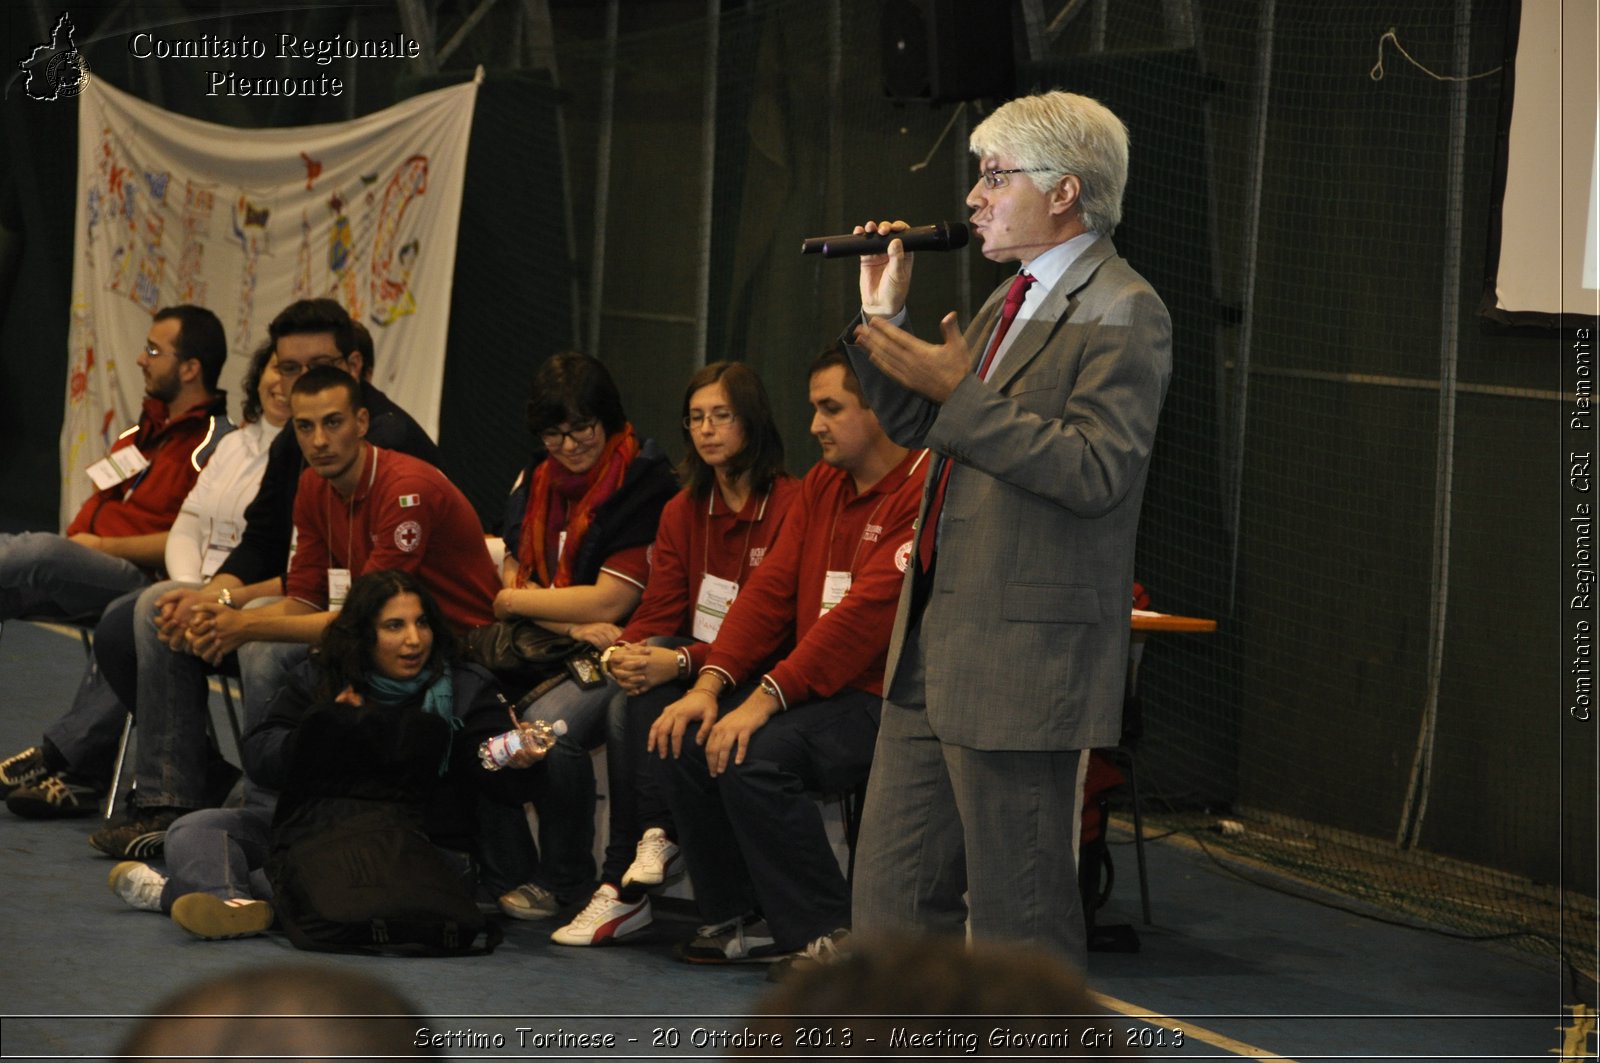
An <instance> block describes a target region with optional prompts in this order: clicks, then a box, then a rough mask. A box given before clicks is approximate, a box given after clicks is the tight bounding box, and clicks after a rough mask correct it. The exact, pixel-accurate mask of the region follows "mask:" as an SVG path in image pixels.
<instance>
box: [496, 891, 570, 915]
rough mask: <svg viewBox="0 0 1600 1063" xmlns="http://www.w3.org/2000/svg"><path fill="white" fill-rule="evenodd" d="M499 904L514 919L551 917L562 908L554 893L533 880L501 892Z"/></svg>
mask: <svg viewBox="0 0 1600 1063" xmlns="http://www.w3.org/2000/svg"><path fill="white" fill-rule="evenodd" d="M499 904H500V910H501V911H502V912H504V913H506V914H507V915H509V916H510V917H511V918H513V919H549V918H550V917H551V916H553V915H555V914H556V913H557V912H559V911H560V910H561V902H560V901H559V900H557V899H556V895H555V894H554V893H551V892H550V891H549V890H547V889H545V888H544V887H543V886H539V885H535V884H534V883H532V882H524V883H523V884H522V885H520V886H518V887H517V888H516V889H514V890H512V891H511V892H510V893H503V894H501V895H500V901H499Z"/></svg>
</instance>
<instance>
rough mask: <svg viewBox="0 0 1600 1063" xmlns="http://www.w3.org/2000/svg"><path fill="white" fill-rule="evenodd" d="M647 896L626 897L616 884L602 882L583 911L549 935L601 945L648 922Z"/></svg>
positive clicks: (563, 942) (558, 940)
mask: <svg viewBox="0 0 1600 1063" xmlns="http://www.w3.org/2000/svg"><path fill="white" fill-rule="evenodd" d="M651 919H652V916H651V915H650V898H649V897H640V898H639V899H638V900H636V901H625V900H623V899H622V898H621V896H620V895H619V894H618V893H617V888H616V887H615V886H613V885H611V884H610V883H605V884H603V885H601V887H600V888H599V889H597V890H595V891H594V896H593V897H590V898H589V903H588V904H587V905H585V906H584V909H583V911H581V912H579V913H578V914H577V916H576V917H575V918H574V919H573V920H572V922H570V923H568V924H567V925H566V926H564V927H562V928H561V929H560V930H557V931H556V932H555V933H553V934H551V935H550V940H551V941H554V942H555V943H556V944H557V945H603V944H605V943H606V942H607V941H615V940H618V939H620V938H623V937H626V936H627V935H629V934H633V933H636V932H638V931H640V930H643V929H644V928H645V927H647V926H649V925H650V922H651Z"/></svg>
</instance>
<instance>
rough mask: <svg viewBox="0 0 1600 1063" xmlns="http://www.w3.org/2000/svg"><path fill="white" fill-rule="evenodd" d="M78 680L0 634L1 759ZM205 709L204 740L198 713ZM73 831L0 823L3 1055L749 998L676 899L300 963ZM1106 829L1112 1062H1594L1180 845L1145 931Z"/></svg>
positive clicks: (1476, 957)
mask: <svg viewBox="0 0 1600 1063" xmlns="http://www.w3.org/2000/svg"><path fill="white" fill-rule="evenodd" d="M83 664H84V655H83V649H82V647H81V645H80V644H79V640H78V636H77V633H76V631H74V630H72V629H68V628H60V627H55V626H50V625H38V624H28V623H21V622H12V623H8V624H5V625H4V628H3V631H0V690H3V691H4V694H3V698H4V707H3V711H0V756H5V755H9V754H10V753H12V752H15V751H17V750H20V749H22V748H24V747H26V746H28V745H32V744H36V743H37V742H38V740H39V733H40V731H41V730H42V728H43V726H44V724H45V723H46V722H47V721H48V720H49V719H51V718H52V717H53V716H54V715H56V714H58V713H60V712H61V711H63V710H64V709H65V708H66V706H67V705H68V704H69V702H70V699H71V698H72V695H73V692H74V690H75V688H76V686H77V683H78V680H79V677H80V673H81V670H82V668H83ZM213 702H214V709H215V711H216V712H217V713H218V723H219V727H220V728H221V731H220V733H223V734H224V735H225V736H226V734H227V729H226V725H225V724H223V723H222V722H221V716H220V713H221V698H220V696H216V697H213ZM230 746H231V738H227V737H225V738H224V748H225V749H229V747H230ZM94 826H95V822H94V821H92V820H69V821H64V822H61V821H56V822H45V821H30V820H24V819H20V818H18V817H15V816H12V815H11V814H10V813H8V812H3V811H0V847H3V849H4V852H5V858H4V860H3V862H0V890H3V892H4V896H5V897H6V898H7V901H6V905H5V909H6V913H7V914H6V918H5V919H4V921H3V923H0V956H3V957H4V958H3V959H0V970H3V973H0V999H3V1005H0V1012H3V1014H0V1023H3V1033H0V1036H3V1045H4V1048H3V1055H4V1057H5V1058H8V1059H24V1058H41V1059H43V1058H54V1059H61V1058H65V1057H79V1058H82V1057H88V1058H99V1057H102V1056H105V1055H108V1054H110V1053H111V1052H113V1051H114V1050H115V1047H116V1045H117V1043H118V1041H119V1039H120V1038H121V1036H122V1035H123V1033H124V1032H125V1031H126V1030H127V1028H128V1027H129V1026H130V1025H131V1023H132V1022H133V1021H134V1019H135V1018H136V1017H137V1016H138V1015H140V1014H141V1013H142V1012H143V1011H145V1010H147V1009H148V1008H150V1007H151V1006H152V1005H153V1004H155V1003H156V1002H157V1001H158V1000H159V999H160V998H162V997H163V996H165V995H167V994H168V993H170V992H171V991H172V990H173V989H175V988H176V987H178V986H180V985H184V984H187V983H189V982H192V981H194V980H196V979H199V978H201V977H204V976H206V975H210V974H219V973H222V972H224V971H232V970H235V969H238V968H241V967H251V966H258V965H269V964H281V963H288V962H301V963H306V962H309V963H313V964H325V965H331V966H338V967H347V968H350V969H356V970H361V971H363V972H366V973H368V974H373V975H376V976H378V977H380V978H383V979H385V980H387V981H389V982H391V983H392V984H393V985H394V986H395V987H396V988H398V989H399V990H400V991H401V992H403V993H404V994H406V995H408V996H409V997H410V998H411V999H412V1000H414V1001H415V1002H416V1003H417V1004H418V1005H419V1007H420V1008H421V1010H422V1012H423V1013H424V1014H425V1015H427V1016H429V1017H430V1018H429V1025H430V1028H431V1029H433V1030H435V1031H471V1032H472V1033H473V1034H480V1035H483V1036H485V1037H488V1038H491V1039H492V1038H493V1036H494V1035H496V1034H499V1035H502V1036H504V1037H505V1038H506V1040H507V1042H508V1043H507V1046H506V1047H505V1048H503V1049H496V1048H492V1047H491V1048H488V1049H481V1048H477V1049H465V1048H464V1049H459V1050H452V1051H450V1053H449V1054H451V1055H473V1056H476V1057H479V1058H498V1057H505V1058H514V1057H517V1056H519V1055H522V1056H528V1055H530V1054H538V1055H544V1054H546V1053H534V1052H532V1051H531V1050H529V1049H521V1050H519V1049H518V1048H517V1047H516V1045H517V1040H516V1036H515V1034H514V1032H513V1031H514V1030H515V1029H516V1028H517V1027H532V1028H534V1029H538V1030H545V1031H553V1030H555V1029H562V1030H565V1031H567V1032H569V1033H578V1032H591V1033H608V1032H609V1033H613V1034H616V1035H617V1036H618V1038H619V1048H617V1049H614V1050H612V1051H610V1052H608V1053H601V1054H604V1055H607V1056H609V1058H673V1059H678V1058H684V1059H690V1058H719V1057H721V1056H722V1055H724V1054H725V1053H724V1052H723V1051H720V1050H716V1049H713V1048H703V1047H701V1048H696V1047H693V1046H692V1045H691V1043H690V1035H691V1034H692V1032H693V1031H694V1030H695V1029H713V1030H716V1029H729V1030H734V1029H738V1028H739V1026H740V1019H741V1018H742V1017H743V1016H745V1015H748V1014H749V1013H750V1012H751V1010H752V1008H753V1007H754V1005H755V1003H756V1002H757V1001H758V1000H759V999H760V997H761V996H762V994H763V993H765V992H766V991H767V989H768V988H769V987H768V984H767V982H766V980H765V977H764V976H765V969H764V968H751V967H730V968H705V967H689V966H686V965H684V964H682V963H679V962H677V961H676V960H675V959H674V958H673V956H672V949H673V946H674V945H676V944H677V943H678V942H679V941H681V940H684V939H685V938H687V937H689V936H690V935H691V934H692V933H693V930H694V926H695V924H696V922H697V920H696V919H695V917H694V915H693V912H692V910H691V909H690V908H689V907H688V906H687V904H686V903H685V902H683V901H671V900H668V901H666V902H663V903H661V904H660V905H658V910H657V920H656V923H655V924H654V925H653V926H652V927H651V928H650V929H648V930H647V931H645V932H644V933H643V934H641V935H640V936H639V937H638V938H637V939H635V940H634V941H633V942H630V943H629V944H627V945H623V946H616V947H610V948H599V949H574V948H562V947H560V946H556V945H553V944H551V943H550V941H549V940H548V933H549V931H550V930H551V929H553V928H554V925H553V924H545V923H513V924H511V925H509V926H507V927H506V936H505V941H504V943H503V944H502V945H501V946H500V948H499V949H498V950H497V951H496V952H495V953H494V954H493V955H492V956H484V957H464V958H451V959H398V958H388V957H381V958H380V957H365V956H343V955H325V954H312V953H301V952H297V951H296V950H294V949H293V948H292V947H291V946H290V945H289V943H288V941H287V940H286V939H284V938H283V937H282V936H280V935H269V936H265V937H258V938H252V939H247V940H241V941H231V942H202V941H196V940H193V939H191V938H189V937H188V936H187V935H186V934H184V932H183V931H182V930H180V929H179V928H178V927H177V926H175V925H174V924H172V923H171V922H170V921H169V920H167V919H165V918H162V917H160V916H157V915H154V914H152V913H148V912H139V911H134V910H132V909H130V908H128V907H127V906H126V905H124V904H123V902H122V901H120V900H119V899H118V898H117V897H115V896H114V895H113V894H112V893H110V892H109V891H108V890H107V888H106V873H107V872H108V870H109V869H110V867H111V866H112V864H111V861H109V860H107V859H105V858H104V857H102V856H100V855H99V854H98V853H96V852H95V851H94V850H92V849H91V848H90V847H89V846H88V844H87V843H86V841H85V838H86V836H87V834H88V833H89V831H90V830H92V829H93V827H94ZM1120 828H1121V824H1120V821H1118V829H1114V831H1113V834H1112V841H1113V843H1114V844H1113V846H1112V849H1113V858H1114V861H1115V863H1116V866H1117V868H1118V882H1117V885H1116V889H1115V890H1114V893H1113V896H1112V898H1111V900H1110V902H1109V903H1108V905H1107V907H1106V908H1105V909H1104V910H1103V911H1102V912H1101V917H1100V922H1101V923H1102V924H1131V925H1132V926H1133V928H1134V930H1135V932H1136V933H1137V936H1138V939H1139V943H1140V949H1139V951H1138V952H1124V953H1113V952H1095V953H1092V954H1091V956H1090V965H1089V979H1090V982H1091V984H1092V985H1093V986H1094V988H1095V989H1096V990H1097V991H1098V992H1099V993H1100V994H1101V996H1102V998H1103V1000H1104V1002H1105V1004H1106V1005H1107V1006H1108V1007H1109V1008H1110V1009H1111V1010H1113V1011H1114V1012H1117V1013H1120V1014H1122V1015H1126V1016H1129V1019H1128V1021H1127V1022H1126V1023H1125V1024H1121V1025H1125V1027H1126V1033H1125V1034H1124V1035H1123V1036H1124V1037H1125V1038H1127V1039H1128V1040H1130V1041H1132V1042H1133V1043H1134V1046H1135V1047H1133V1048H1122V1049H1120V1052H1119V1054H1121V1053H1126V1054H1129V1055H1133V1054H1137V1055H1138V1056H1139V1058H1146V1059H1152V1058H1155V1059H1159V1058H1185V1059H1188V1058H1211V1059H1233V1058H1249V1059H1276V1060H1307V1059H1320V1060H1327V1059H1365V1060H1405V1059H1415V1060H1423V1059H1426V1060H1450V1059H1468V1058H1471V1059H1480V1060H1481V1059H1517V1060H1534V1059H1545V1060H1549V1059H1560V1058H1563V1057H1568V1058H1584V1059H1594V1058H1595V1055H1594V1053H1595V1039H1594V1034H1593V1018H1592V1016H1593V1012H1592V1011H1587V1012H1586V1014H1587V1015H1588V1016H1589V1017H1588V1018H1587V1019H1584V1018H1582V1017H1581V1016H1582V1015H1583V1014H1584V1013H1585V1009H1582V1008H1579V1009H1577V1011H1576V1012H1575V1010H1574V1006H1573V1005H1572V1004H1571V996H1570V993H1571V989H1570V987H1569V986H1568V985H1567V984H1566V979H1565V976H1564V974H1563V972H1562V969H1561V967H1560V965H1559V964H1558V963H1557V962H1556V961H1555V960H1554V959H1550V960H1539V959H1537V958H1533V957H1530V956H1528V955H1527V954H1525V953H1518V952H1513V951H1510V950H1507V949H1506V948H1505V947H1503V946H1497V945H1489V944H1483V943H1474V942H1469V941H1462V940H1457V939H1453V938H1450V937H1447V936H1444V935H1442V934H1435V933H1430V932H1426V931H1418V930H1412V929H1404V928H1401V927H1397V926H1392V925H1387V924H1384V923H1382V922H1378V921H1376V920H1373V919H1368V918H1364V917H1362V916H1358V915H1355V914H1351V913H1349V912H1347V911H1342V910H1338V909H1336V908H1333V907H1329V906H1327V905H1325V904H1322V903H1318V902H1317V901H1316V900H1314V899H1309V898H1307V897H1306V896H1304V895H1303V894H1304V892H1305V890H1304V887H1300V886H1294V887H1286V889H1285V890H1280V889H1277V888H1267V887H1263V886H1261V885H1257V884H1255V883H1254V882H1251V881H1246V880H1244V879H1243V878H1241V877H1239V876H1238V875H1236V874H1234V873H1232V872H1231V871H1230V870H1229V869H1228V868H1227V867H1226V866H1224V865H1223V864H1220V863H1218V862H1216V861H1214V860H1213V859H1211V857H1210V856H1209V855H1208V854H1207V853H1206V852H1204V851H1203V849H1202V848H1201V847H1199V846H1197V845H1195V844H1194V843H1193V842H1189V841H1185V840H1184V839H1182V838H1181V837H1172V838H1167V839H1164V840H1162V841H1159V842H1155V843H1153V844H1151V845H1149V846H1147V851H1148V855H1149V861H1150V869H1149V870H1150V891H1151V902H1152V909H1153V912H1152V914H1153V923H1152V924H1151V925H1144V924H1143V923H1142V922H1141V921H1140V912H1139V896H1138V888H1137V878H1136V875H1135V873H1134V859H1133V857H1134V854H1133V848H1132V846H1131V845H1129V844H1127V839H1128V835H1127V834H1126V832H1125V831H1120ZM1119 831H1120V833H1119ZM1119 842H1120V843H1121V844H1117V843H1119ZM1259 875H1260V873H1259V872H1252V877H1253V878H1254V877H1258V876H1259ZM1295 893H1299V894H1302V895H1301V896H1296V895H1293V894H1295ZM1575 1014H1577V1015H1579V1016H1580V1017H1578V1018H1574V1015H1575ZM1137 1017H1143V1018H1137ZM1585 1024H1587V1025H1585ZM667 1028H675V1029H676V1030H677V1031H679V1032H680V1034H681V1037H682V1039H681V1041H680V1044H679V1047H678V1048H676V1049H674V1050H668V1049H666V1048H656V1047H652V1045H651V1040H652V1038H651V1033H652V1031H654V1030H657V1029H667ZM630 1037H636V1038H638V1040H637V1041H636V1042H632V1043H630V1042H629V1041H628V1038H630ZM469 1043H470V1042H469ZM568 1057H569V1058H582V1057H581V1056H580V1055H579V1054H578V1053H576V1052H569V1053H568ZM593 1058H599V1054H597V1055H596V1056H595V1057H593Z"/></svg>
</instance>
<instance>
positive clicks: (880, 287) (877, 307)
mask: <svg viewBox="0 0 1600 1063" xmlns="http://www.w3.org/2000/svg"><path fill="white" fill-rule="evenodd" d="M906 228H909V226H907V225H906V223H905V222H903V221H892V222H891V221H882V222H876V221H869V222H867V223H866V224H865V225H857V226H856V227H855V229H854V230H853V231H854V232H856V233H885V234H887V233H895V232H900V231H903V230H904V229H906ZM915 257H916V256H914V255H910V254H907V253H906V250H905V247H904V246H903V245H902V244H901V243H900V241H898V240H891V241H890V242H889V248H888V251H887V252H886V253H884V254H881V255H862V256H861V307H862V310H863V311H864V316H865V319H866V320H865V323H864V324H862V325H861V326H860V327H858V328H857V329H856V335H855V340H856V342H857V343H858V344H860V345H861V346H862V348H864V349H865V350H866V352H867V354H868V356H869V357H871V359H872V364H873V365H875V366H877V367H878V368H879V369H880V370H882V371H883V373H884V374H885V375H886V376H888V377H889V378H890V379H891V380H893V381H895V382H896V383H898V384H900V385H901V386H902V387H905V388H908V389H910V390H911V391H914V392H916V393H917V394H919V395H921V396H922V397H923V398H925V399H928V400H929V401H931V402H936V403H939V404H941V405H942V404H943V403H944V402H945V400H946V399H948V398H949V397H950V393H951V392H953V391H955V389H956V386H957V385H959V384H960V383H961V381H962V380H963V379H964V378H965V377H966V376H967V375H968V374H970V373H971V372H972V351H971V349H970V348H968V347H967V341H966V340H965V339H964V338H963V337H962V335H961V326H960V325H959V324H958V323H957V322H956V314H955V311H954V310H952V311H951V312H950V313H948V314H946V315H945V316H944V317H943V318H941V319H940V321H939V332H940V334H941V336H942V337H943V342H942V343H928V342H927V341H925V340H920V339H918V338H917V337H915V336H913V335H912V334H911V333H909V332H907V331H906V330H905V329H903V328H900V327H899V326H897V325H891V324H889V322H888V320H887V319H888V318H891V317H894V316H895V315H897V314H899V313H900V312H901V311H902V310H904V309H905V305H906V295H907V294H908V293H909V292H910V290H911V264H912V260H913V259H914V258H915Z"/></svg>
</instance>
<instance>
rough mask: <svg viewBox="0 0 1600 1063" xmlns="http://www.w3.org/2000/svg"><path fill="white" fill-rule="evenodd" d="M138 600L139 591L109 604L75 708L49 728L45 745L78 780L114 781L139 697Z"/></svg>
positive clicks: (79, 688)
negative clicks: (120, 745)
mask: <svg viewBox="0 0 1600 1063" xmlns="http://www.w3.org/2000/svg"><path fill="white" fill-rule="evenodd" d="M138 600H139V592H138V591H129V592H128V593H127V594H124V595H123V596H122V597H120V598H118V599H117V600H116V601H114V602H112V603H111V604H110V605H108V606H106V610H105V612H104V613H102V614H101V616H100V623H98V624H96V625H95V629H94V663H93V664H91V665H90V666H89V667H88V668H86V669H85V670H84V673H83V681H82V682H81V683H79V684H78V693H77V695H76V696H75V697H74V698H73V699H72V707H71V708H69V709H68V710H67V711H66V713H65V714H64V715H62V716H61V717H59V718H58V719H56V720H55V722H53V723H51V724H50V725H49V726H47V727H46V728H45V730H44V737H45V741H47V742H49V743H50V745H52V746H54V747H55V749H56V751H57V752H58V753H60V754H61V756H62V757H63V758H64V759H65V760H66V762H67V767H66V771H67V774H69V775H71V776H72V777H73V778H74V779H75V780H77V781H79V782H84V783H89V784H92V785H96V786H103V785H105V784H106V783H108V782H109V781H110V779H111V772H112V769H113V767H114V764H113V762H114V761H115V760H116V756H117V743H118V742H119V741H120V740H121V738H122V728H123V724H124V723H125V722H126V721H127V719H128V706H129V705H131V704H133V700H134V697H135V684H136V682H137V680H136V667H137V665H136V661H135V658H134V646H133V611H134V608H135V606H136V604H137V603H138ZM124 696H126V698H127V701H124V700H123V697H124Z"/></svg>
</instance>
